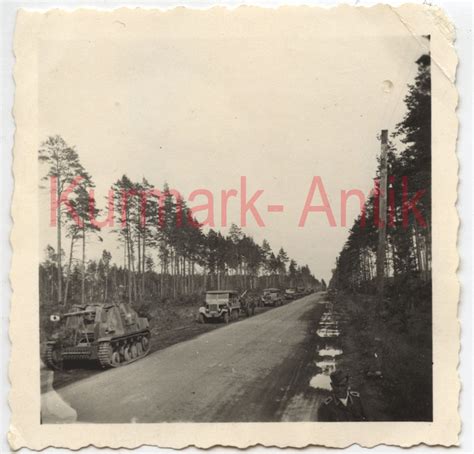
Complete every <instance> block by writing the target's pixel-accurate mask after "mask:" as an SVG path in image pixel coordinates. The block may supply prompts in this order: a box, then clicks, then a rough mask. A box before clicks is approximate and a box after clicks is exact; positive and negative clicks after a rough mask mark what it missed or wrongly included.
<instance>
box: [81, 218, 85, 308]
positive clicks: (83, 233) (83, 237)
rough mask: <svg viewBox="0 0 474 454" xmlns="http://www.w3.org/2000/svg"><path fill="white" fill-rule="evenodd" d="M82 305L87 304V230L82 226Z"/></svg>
mask: <svg viewBox="0 0 474 454" xmlns="http://www.w3.org/2000/svg"><path fill="white" fill-rule="evenodd" d="M81 278H82V279H81V304H82V305H84V303H85V297H86V295H85V288H86V287H85V285H86V229H85V225H84V224H82V276H81Z"/></svg>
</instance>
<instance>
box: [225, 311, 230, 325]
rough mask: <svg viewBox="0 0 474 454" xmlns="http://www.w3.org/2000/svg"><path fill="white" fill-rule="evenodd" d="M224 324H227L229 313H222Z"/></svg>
mask: <svg viewBox="0 0 474 454" xmlns="http://www.w3.org/2000/svg"><path fill="white" fill-rule="evenodd" d="M224 323H226V324H227V323H229V313H228V312H225V313H224Z"/></svg>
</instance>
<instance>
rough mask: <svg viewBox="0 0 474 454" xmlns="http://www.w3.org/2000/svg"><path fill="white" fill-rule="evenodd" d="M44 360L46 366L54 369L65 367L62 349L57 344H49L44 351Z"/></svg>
mask: <svg viewBox="0 0 474 454" xmlns="http://www.w3.org/2000/svg"><path fill="white" fill-rule="evenodd" d="M44 362H45V364H46V367H48V368H49V369H52V370H61V369H62V368H63V358H62V355H61V351H60V349H59V348H58V347H57V346H56V345H47V346H46V351H45V352H44Z"/></svg>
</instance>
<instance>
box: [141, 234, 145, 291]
mask: <svg viewBox="0 0 474 454" xmlns="http://www.w3.org/2000/svg"><path fill="white" fill-rule="evenodd" d="M142 248H143V250H142V298H144V296H145V273H146V255H145V253H146V230H144V231H143V241H142Z"/></svg>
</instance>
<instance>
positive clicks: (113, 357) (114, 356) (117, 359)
mask: <svg viewBox="0 0 474 454" xmlns="http://www.w3.org/2000/svg"><path fill="white" fill-rule="evenodd" d="M110 364H111V365H112V366H115V367H116V366H118V365H119V364H120V354H119V352H117V351H114V352H113V353H112V355H111V357H110Z"/></svg>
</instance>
